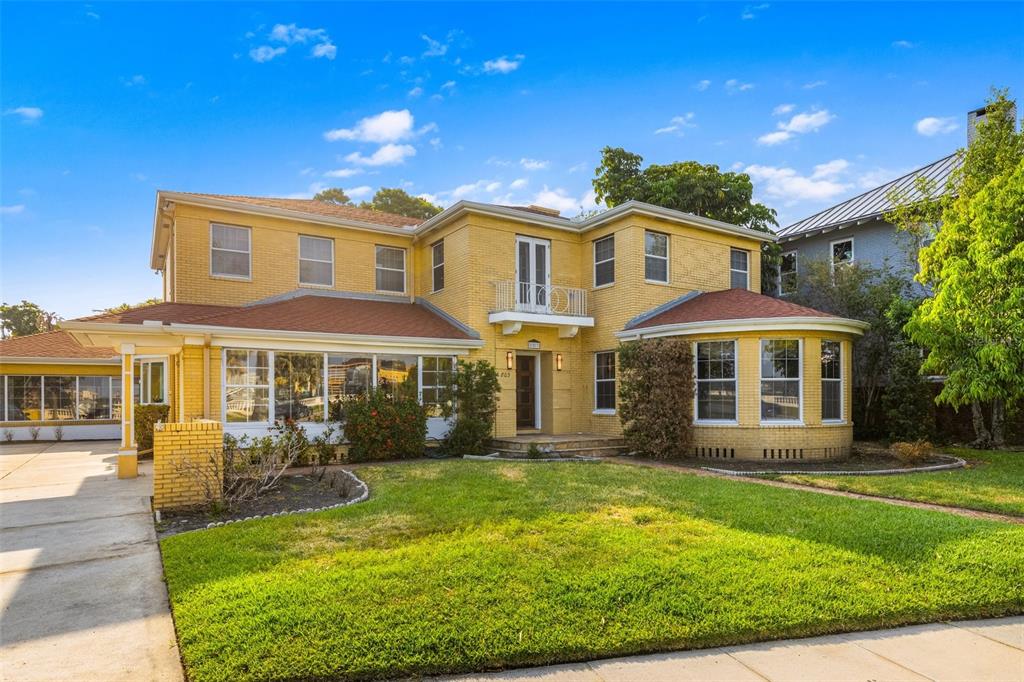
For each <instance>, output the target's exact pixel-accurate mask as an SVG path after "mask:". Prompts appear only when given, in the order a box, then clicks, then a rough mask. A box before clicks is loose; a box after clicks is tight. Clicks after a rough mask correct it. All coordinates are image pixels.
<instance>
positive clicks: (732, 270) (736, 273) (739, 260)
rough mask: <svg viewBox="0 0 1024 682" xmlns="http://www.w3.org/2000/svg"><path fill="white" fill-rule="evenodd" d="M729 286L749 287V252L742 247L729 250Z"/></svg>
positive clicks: (736, 287) (733, 287)
mask: <svg viewBox="0 0 1024 682" xmlns="http://www.w3.org/2000/svg"><path fill="white" fill-rule="evenodd" d="M729 287H730V288H732V289H749V288H750V253H749V252H748V251H743V250H742V249H730V250H729Z"/></svg>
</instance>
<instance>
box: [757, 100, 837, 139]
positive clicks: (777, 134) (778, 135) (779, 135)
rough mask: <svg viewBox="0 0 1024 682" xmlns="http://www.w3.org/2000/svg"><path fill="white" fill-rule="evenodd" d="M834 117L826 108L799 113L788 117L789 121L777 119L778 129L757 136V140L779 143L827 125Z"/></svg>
mask: <svg viewBox="0 0 1024 682" xmlns="http://www.w3.org/2000/svg"><path fill="white" fill-rule="evenodd" d="M834 118H835V115H834V114H832V113H831V112H829V110H828V109H821V110H820V111H813V112H810V113H806V112H805V113H800V114H797V115H796V116H794V117H793V118H791V119H789V121H779V124H778V130H776V131H774V132H771V133H766V134H764V135H762V136H761V137H759V138H757V142H758V144H763V145H769V146H771V145H776V144H781V143H783V142H786V141H787V140H791V139H792V138H793V137H795V136H796V135H802V134H804V133H810V132H814V131H816V130H818V129H819V128H821V127H823V126H825V125H827V124H828V122H829V121H831V120H833V119H834Z"/></svg>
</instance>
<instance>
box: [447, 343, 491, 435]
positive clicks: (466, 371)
mask: <svg viewBox="0 0 1024 682" xmlns="http://www.w3.org/2000/svg"><path fill="white" fill-rule="evenodd" d="M499 390H501V385H500V384H499V383H498V371H497V370H496V369H494V365H492V364H491V363H489V362H487V361H486V360H477V361H475V362H466V361H464V360H460V361H459V366H458V370H457V371H456V372H455V376H454V377H452V382H451V386H450V387H449V388H448V390H447V399H446V400H443V401H442V407H441V416H443V417H444V418H445V419H451V418H452V417H454V418H455V423H454V424H452V426H451V428H450V429H449V430H448V434H447V435H446V436H445V438H444V441H443V442H442V443H441V451H442V452H443V453H444V454H446V455H482V454H485V452H486V449H487V444H488V443H489V442H490V440H491V434H492V433H493V430H494V415H495V413H496V412H497V411H498V391H499Z"/></svg>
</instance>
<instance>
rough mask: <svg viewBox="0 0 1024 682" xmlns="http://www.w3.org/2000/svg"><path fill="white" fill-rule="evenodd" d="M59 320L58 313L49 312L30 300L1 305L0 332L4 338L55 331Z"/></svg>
mask: <svg viewBox="0 0 1024 682" xmlns="http://www.w3.org/2000/svg"><path fill="white" fill-rule="evenodd" d="M59 321H60V317H58V316H57V314H56V313H51V312H47V311H45V310H43V309H42V308H40V307H39V306H38V305H36V304H35V303H32V302H30V301H22V302H21V303H15V304H13V305H8V304H6V303H4V304H2V305H0V334H2V335H3V337H4V338H7V337H8V336H28V335H29V334H38V333H40V332H48V331H53V329H54V328H55V327H56V326H57V322H59Z"/></svg>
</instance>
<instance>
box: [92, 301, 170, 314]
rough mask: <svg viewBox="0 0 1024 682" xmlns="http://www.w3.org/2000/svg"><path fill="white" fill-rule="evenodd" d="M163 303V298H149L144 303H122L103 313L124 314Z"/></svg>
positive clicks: (106, 309)
mask: <svg viewBox="0 0 1024 682" xmlns="http://www.w3.org/2000/svg"><path fill="white" fill-rule="evenodd" d="M163 302H164V299H162V298H147V299H146V300H145V301H143V302H142V303H120V304H118V305H115V306H111V307H110V308H104V309H103V312H105V313H123V312H125V311H126V310H131V309H132V308H141V307H143V306H147V305H156V304H157V303H163Z"/></svg>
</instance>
